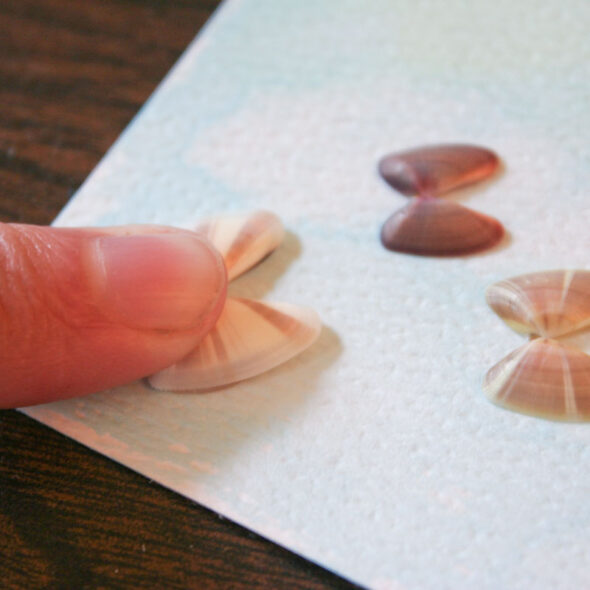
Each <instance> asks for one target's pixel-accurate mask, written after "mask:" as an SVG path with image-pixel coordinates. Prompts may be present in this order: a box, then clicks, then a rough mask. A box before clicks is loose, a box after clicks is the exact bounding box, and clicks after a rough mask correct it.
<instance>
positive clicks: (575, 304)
mask: <svg viewBox="0 0 590 590" xmlns="http://www.w3.org/2000/svg"><path fill="white" fill-rule="evenodd" d="M486 300H487V302H488V304H489V306H490V307H491V308H492V309H493V310H494V311H495V312H496V313H497V314H498V315H499V316H500V317H501V318H502V319H503V320H504V321H505V322H506V323H507V324H508V325H509V326H510V327H511V328H512V329H513V330H515V331H516V332H519V333H521V334H535V335H539V336H543V337H546V338H555V337H556V336H562V335H564V334H569V333H571V332H575V331H577V330H581V329H582V328H586V327H588V326H590V272H589V271H586V270H553V271H547V272H537V273H532V274H526V275H521V276H518V277H514V278H511V279H507V280H504V281H500V282H499V283H495V284H494V285H491V286H490V287H488V289H487V291H486Z"/></svg>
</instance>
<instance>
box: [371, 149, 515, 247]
mask: <svg viewBox="0 0 590 590" xmlns="http://www.w3.org/2000/svg"><path fill="white" fill-rule="evenodd" d="M499 164H500V161H499V159H498V157H497V156H496V154H494V153H493V152H491V151H490V150H487V149H485V148H481V147H478V146H473V145H462V144H446V145H435V146H429V147H422V148H417V149H413V150H409V151H406V152H400V153H397V154H390V155H388V156H386V157H384V158H383V159H382V160H381V161H380V163H379V172H380V174H381V176H382V177H383V179H384V180H385V181H386V182H387V183H388V184H389V185H390V186H392V187H393V188H394V189H396V190H397V191H399V192H400V193H402V194H403V195H406V196H409V197H411V198H410V202H409V203H408V205H406V206H405V207H403V208H402V209H400V210H399V211H396V212H395V213H394V214H393V215H391V217H389V218H388V219H387V221H385V223H384V224H383V227H382V229H381V242H382V244H383V245H384V246H385V248H387V249H388V250H393V251H396V252H403V253H407V254H420V255H423V256H459V255H464V254H473V253H475V252H480V251H482V250H487V249H488V248H491V247H493V246H495V245H496V244H497V243H498V242H499V241H500V240H501V239H502V237H503V236H504V228H503V226H502V224H501V223H500V222H499V221H498V220H497V219H494V218H493V217H490V216H488V215H484V214H482V213H478V212H476V211H473V210H472V209H469V208H468V207H464V206H463V205H459V204H458V203H455V202H453V201H445V200H441V199H438V198H437V197H439V196H440V195H442V194H444V193H447V192H449V191H452V190H454V189H459V188H462V187H464V186H467V185H469V184H473V183H475V182H480V181H482V180H485V179H486V178H488V177H490V176H491V175H492V174H494V172H495V171H496V170H497V168H498V166H499Z"/></svg>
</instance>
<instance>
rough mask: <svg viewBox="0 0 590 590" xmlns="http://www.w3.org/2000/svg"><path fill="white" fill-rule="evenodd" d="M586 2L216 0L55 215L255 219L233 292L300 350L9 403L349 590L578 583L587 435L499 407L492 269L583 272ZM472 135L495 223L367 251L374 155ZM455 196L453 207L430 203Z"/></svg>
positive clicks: (588, 158)
mask: <svg viewBox="0 0 590 590" xmlns="http://www.w3.org/2000/svg"><path fill="white" fill-rule="evenodd" d="M589 24H590V4H588V3H587V2H585V1H584V0H579V1H575V0H573V1H571V2H566V3H563V2H561V1H557V0H551V1H547V2H543V3H539V2H534V1H533V0H521V1H520V2H514V1H513V0H497V1H495V2H488V3H475V2H474V3H469V2H467V1H462V0H448V1H446V2H436V0H424V1H419V0H407V1H406V0H399V1H398V2H395V3H393V2H391V1H390V0H371V1H370V2H366V1H364V0H338V1H336V0H324V1H323V2H296V3H295V2H293V3H284V2H276V1H275V0H231V1H230V2H229V3H226V5H225V6H224V8H223V9H222V10H221V11H220V13H219V14H218V15H217V17H216V18H215V19H214V21H213V23H212V24H210V25H209V26H208V28H207V29H206V31H205V33H204V34H202V35H201V36H200V37H199V39H198V40H197V42H196V43H195V44H193V45H192V46H191V47H190V48H189V50H188V52H187V53H186V54H185V56H184V57H183V59H182V60H181V62H180V63H179V64H178V66H177V67H176V68H175V69H174V70H173V71H172V73H171V74H170V75H169V76H168V78H167V79H166V81H165V83H164V84H163V85H162V86H161V88H160V89H159V90H158V92H157V93H156V94H155V95H154V96H153V97H152V98H151V99H150V101H149V102H148V104H147V105H146V107H145V108H144V109H143V110H142V111H141V113H140V115H139V116H138V117H137V118H136V119H135V120H134V122H133V123H132V124H131V126H130V127H129V129H128V130H127V131H126V132H125V133H124V135H123V136H122V137H121V138H120V140H119V141H118V142H117V144H116V145H115V146H114V148H113V149H112V150H111V151H110V152H109V154H108V155H107V157H106V158H105V159H104V161H103V162H102V163H101V164H100V165H99V167H98V168H97V169H96V171H95V172H94V173H93V174H92V175H91V177H90V179H89V180H88V181H87V182H86V184H85V185H84V186H83V188H82V189H81V190H80V191H79V193H78V195H77V196H76V198H75V199H74V200H73V201H72V202H71V204H70V205H69V206H68V207H67V208H66V210H65V211H64V212H63V214H62V215H61V216H60V217H59V219H58V223H59V224H61V225H77V224H83V225H88V224H101V225H107V224H114V223H127V222H133V223H140V222H156V223H168V224H176V225H181V226H184V227H189V226H190V225H191V223H192V222H193V221H194V220H197V219H198V218H199V217H201V216H203V215H206V214H210V213H214V212H218V211H230V210H250V209H254V208H267V209H271V210H273V211H275V212H276V213H277V214H279V215H280V216H281V217H282V219H283V220H284V221H285V223H286V225H287V227H288V230H289V232H290V233H289V237H288V239H287V242H286V244H285V245H284V246H283V247H282V248H281V249H280V250H278V251H277V252H276V253H275V254H273V255H272V256H271V257H270V258H269V259H268V260H267V261H265V262H264V264H263V265H261V266H259V267H258V268H256V269H255V270H254V271H252V272H251V273H249V274H248V275H246V276H244V277H243V278H241V279H239V280H238V281H236V283H235V285H233V287H232V289H233V291H234V292H236V293H239V294H241V295H244V296H256V297H264V298H267V299H269V300H276V301H281V300H284V301H289V302H292V303H299V304H303V305H310V306H313V307H315V308H316V309H317V310H318V311H319V313H320V314H321V316H322V318H323V320H324V322H325V326H326V328H325V330H324V332H323V334H322V336H321V338H320V340H319V342H318V344H317V345H315V346H314V347H313V348H312V349H310V350H309V351H307V352H305V353H304V354H302V355H301V356H300V357H298V358H296V359H294V360H293V361H291V362H289V363H287V364H285V365H284V366H282V367H280V368H278V369H276V370H274V371H272V372H270V373H268V374H266V375H262V376H260V377H258V378H255V379H252V380H250V381H248V382H245V383H242V384H240V385H237V386H234V387H231V388H229V389H227V391H222V392H217V393H215V394H211V395H174V394H166V393H156V392H153V391H150V390H149V389H148V388H146V387H145V386H144V385H142V384H141V383H135V384H132V385H129V386H127V387H123V388H120V389H117V390H113V391H108V392H104V393H101V394H97V395H94V396H91V397H89V398H85V399H77V400H71V401H66V402H61V403H54V404H51V405H47V406H42V407H37V408H32V409H28V410H27V413H28V414H29V415H31V416H33V417H35V418H37V419H39V420H41V421H43V422H45V423H46V424H49V425H51V426H53V427H54V428H56V429H58V430H60V431H61V432H64V433H66V434H68V435H70V436H72V437H74V438H76V439H77V440H80V441H81V442H83V443H84V444H86V445H88V446H90V447H92V448H94V449H97V450H99V451H101V452H103V453H105V454H107V455H109V456H111V457H112V458H114V459H116V460H118V461H120V462H122V463H124V464H125V465H128V466H130V467H132V468H134V469H136V470H138V471H140V472H142V473H144V474H145V475H147V476H148V477H151V478H153V479H156V480H158V481H160V482H162V483H163V484H164V485H166V486H168V487H170V488H172V489H174V490H177V491H178V492H180V493H182V494H185V495H186V496H189V497H191V498H193V499H195V500H197V501H199V502H201V503H203V504H205V505H207V506H209V507H211V508H213V509H216V510H218V511H221V512H222V513H224V514H225V515H227V516H228V517H231V518H233V519H235V520H236V521H238V522H240V523H243V524H245V525H246V526H248V527H250V528H252V529H254V530H256V531H258V532H260V533H262V534H264V535H266V536H267V537H269V538H272V539H274V540H276V541H277V542H279V543H282V544H284V545H286V546H287V547H290V548H291V549H293V550H295V551H298V552H300V553H301V554H303V555H305V556H307V557H308V558H311V559H313V560H315V561H317V562H319V563H321V564H323V565H324V566H326V567H328V568H331V569H333V570H334V571H336V572H339V573H340V574H342V575H344V576H346V577H349V578H351V579H353V580H356V581H357V582H360V583H362V584H365V585H368V586H371V587H374V588H392V589H400V588H437V589H440V588H454V589H456V588H479V589H497V588H511V589H521V588H522V589H525V588H532V587H534V588H552V589H555V588H575V587H577V588H582V587H588V586H590V573H589V572H590V551H589V541H590V503H589V502H588V493H589V492H590V450H589V446H588V443H589V442H590V428H589V427H588V426H587V425H571V424H570V425H568V424H558V423H551V422H545V421H541V420H537V419H534V418H529V417H524V416H520V415H517V414H512V413H509V412H506V411H503V410H500V409H498V408H496V407H494V406H492V405H491V404H489V403H488V402H487V401H486V400H485V399H484V397H483V394H482V392H481V385H480V384H481V380H482V377H483V375H484V374H485V371H486V370H487V369H488V368H489V367H490V366H491V365H492V364H494V363H495V362H496V361H497V360H499V359H500V358H501V357H502V356H504V355H505V354H506V353H507V352H509V351H510V350H512V349H513V348H515V347H516V346H518V345H520V344H521V342H522V338H521V337H520V336H518V335H516V334H514V333H512V332H511V331H510V330H509V329H508V328H506V327H505V326H504V325H503V324H502V322H501V321H500V320H499V319H498V318H496V317H495V316H494V315H493V313H492V312H491V311H490V310H489V309H487V307H486V305H485V302H484V298H483V291H484V288H485V287H486V285H488V284H489V283H491V282H493V281H495V280H498V279H500V278H504V277H507V276H510V275H514V274H518V273H521V272H526V271H533V270H539V269H545V268H558V267H582V268H590V255H589V253H590V232H589V231H588V227H589V226H590V192H589V190H590V189H589V187H590V166H589V164H590V148H589V147H588V146H589V143H588V137H589V136H590V133H589V132H590V125H589V122H590V117H589V113H588V97H589V91H590V85H589V80H590V71H589V64H590V39H589V37H588V26H589ZM438 141H444V142H448V141H467V142H473V143H480V144H483V145H485V146H488V147H491V148H493V149H495V150H497V152H498V153H499V154H500V155H501V156H502V158H503V159H504V161H505V163H506V169H505V171H504V173H503V174H502V175H500V176H499V177H498V178H497V179H495V180H493V181H491V182H489V183H486V184H484V185H482V186H478V187H476V188H474V189H472V190H468V191H464V192H463V193H461V195H458V196H457V198H458V199H460V200H461V202H463V203H465V204H466V205H468V206H470V207H473V208H475V209H477V210H479V211H482V212H485V213H488V214H491V215H493V216H495V217H497V218H498V219H500V220H501V221H502V222H504V223H505V225H506V227H507V229H508V231H509V232H510V236H511V237H510V240H508V241H507V242H505V243H504V244H503V245H502V247H500V248H498V249H496V250H494V251H492V252H489V253H486V254H483V255H479V256H472V257H467V258H461V259H448V260H445V259H442V260H441V259H428V258H419V257H412V256H404V255H398V254H393V253H390V252H386V251H384V250H383V249H382V248H381V246H380V244H379V242H378V239H377V234H378V230H379V226H380V224H381V222H382V221H383V220H384V219H385V218H386V216H388V215H389V214H390V213H391V212H392V211H393V210H394V209H396V208H398V207H400V206H402V205H403V204H404V203H405V200H404V198H403V197H401V196H399V195H397V194H396V193H395V192H394V191H392V190H391V189H390V188H389V187H387V186H386V185H385V184H384V183H383V182H381V181H380V179H379V178H378V176H377V174H376V171H375V166H376V162H377V160H378V158H379V157H380V156H382V155H383V154H384V153H387V152H389V151H394V150H398V149H402V148H407V147H411V146H414V145H420V144H424V143H430V142H438ZM451 198H453V197H451Z"/></svg>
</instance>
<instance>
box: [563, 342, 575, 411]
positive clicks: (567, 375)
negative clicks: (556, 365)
mask: <svg viewBox="0 0 590 590" xmlns="http://www.w3.org/2000/svg"><path fill="white" fill-rule="evenodd" d="M559 353H560V355H561V370H562V373H563V396H564V401H565V413H566V414H567V415H568V416H577V415H578V413H579V412H578V405H577V403H576V391H575V389H574V384H573V381H572V371H571V366H570V362H569V359H568V354H567V349H565V348H564V347H563V346H561V345H559Z"/></svg>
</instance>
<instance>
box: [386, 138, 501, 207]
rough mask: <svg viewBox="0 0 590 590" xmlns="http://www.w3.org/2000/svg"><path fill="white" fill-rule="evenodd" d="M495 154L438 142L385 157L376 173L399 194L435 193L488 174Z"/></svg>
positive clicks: (495, 164) (495, 161)
mask: <svg viewBox="0 0 590 590" xmlns="http://www.w3.org/2000/svg"><path fill="white" fill-rule="evenodd" d="M499 164H500V160H499V158H498V156H497V155H496V154H495V153H494V152H492V151H490V150H488V149H485V148H482V147H478V146H475V145H464V144H442V145H433V146H426V147H421V148H416V149H412V150H408V151H405V152H399V153H395V154H390V155H388V156H385V157H384V158H383V159H382V160H381V161H380V162H379V172H380V174H381V176H382V177H383V178H384V180H385V181H386V182H388V183H389V184H390V185H391V186H392V187H393V188H394V189H396V190H397V191H399V192H400V193H402V194H404V195H407V196H412V195H419V196H433V197H434V196H438V195H441V194H443V193H446V192H449V191H451V190H453V189H457V188H461V187H463V186H466V185H468V184H472V183H474V182H478V181H480V180H484V179H486V178H488V177H490V176H491V175H492V174H493V173H494V172H495V171H496V170H497V168H498V166H499Z"/></svg>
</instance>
